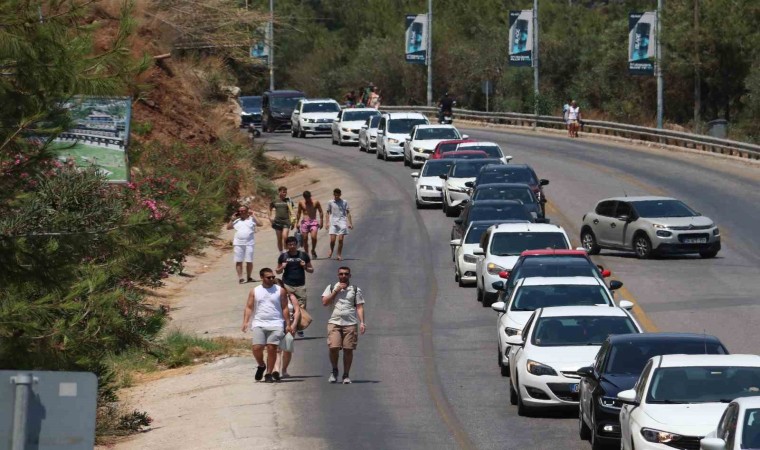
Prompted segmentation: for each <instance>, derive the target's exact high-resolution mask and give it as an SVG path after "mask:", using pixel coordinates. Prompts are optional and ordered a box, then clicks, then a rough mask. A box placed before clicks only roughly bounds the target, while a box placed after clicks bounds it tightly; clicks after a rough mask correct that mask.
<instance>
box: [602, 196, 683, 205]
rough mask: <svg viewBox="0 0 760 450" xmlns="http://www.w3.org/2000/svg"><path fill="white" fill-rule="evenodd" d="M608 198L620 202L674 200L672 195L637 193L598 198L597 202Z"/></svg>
mask: <svg viewBox="0 0 760 450" xmlns="http://www.w3.org/2000/svg"><path fill="white" fill-rule="evenodd" d="M610 200H617V201H620V202H644V201H648V200H676V199H674V198H672V197H658V196H655V195H639V196H636V197H610V198H605V199H603V200H599V202H597V203H601V202H606V201H610Z"/></svg>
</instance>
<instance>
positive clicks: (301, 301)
mask: <svg viewBox="0 0 760 450" xmlns="http://www.w3.org/2000/svg"><path fill="white" fill-rule="evenodd" d="M285 290H287V291H288V292H290V293H291V294H293V295H295V296H296V299H297V300H298V306H300V307H301V308H304V309H306V300H307V298H308V295H307V294H306V286H291V285H289V284H286V285H285Z"/></svg>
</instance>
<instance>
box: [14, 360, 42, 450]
mask: <svg viewBox="0 0 760 450" xmlns="http://www.w3.org/2000/svg"><path fill="white" fill-rule="evenodd" d="M36 381H37V380H36V379H35V378H34V377H33V376H32V375H31V374H18V375H16V376H15V377H11V384H14V385H16V395H15V400H14V402H13V430H12V431H11V450H24V449H25V448H26V423H27V420H28V417H27V413H28V412H29V394H30V392H31V390H32V384H33V383H35V382H36Z"/></svg>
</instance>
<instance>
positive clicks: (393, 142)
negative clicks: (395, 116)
mask: <svg viewBox="0 0 760 450" xmlns="http://www.w3.org/2000/svg"><path fill="white" fill-rule="evenodd" d="M388 143H389V144H398V143H399V140H398V139H393V138H388Z"/></svg>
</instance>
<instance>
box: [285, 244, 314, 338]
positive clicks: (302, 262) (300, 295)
mask: <svg viewBox="0 0 760 450" xmlns="http://www.w3.org/2000/svg"><path fill="white" fill-rule="evenodd" d="M285 245H286V247H287V249H288V251H286V252H285V253H280V256H279V258H277V264H278V265H277V268H276V269H275V272H277V273H278V274H281V273H282V274H283V275H282V282H283V283H284V284H285V289H286V290H287V291H288V292H290V293H293V294H295V296H296V298H297V299H298V305H299V306H300V307H301V308H303V309H307V308H306V300H307V296H306V272H309V273H314V267H312V265H311V258H310V257H309V255H308V253H306V252H302V251H300V250H298V240H297V239H296V238H295V237H294V236H289V237H288V238H287V239H285ZM283 272H284V273H283ZM298 336H300V337H303V331H299V332H298Z"/></svg>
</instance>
